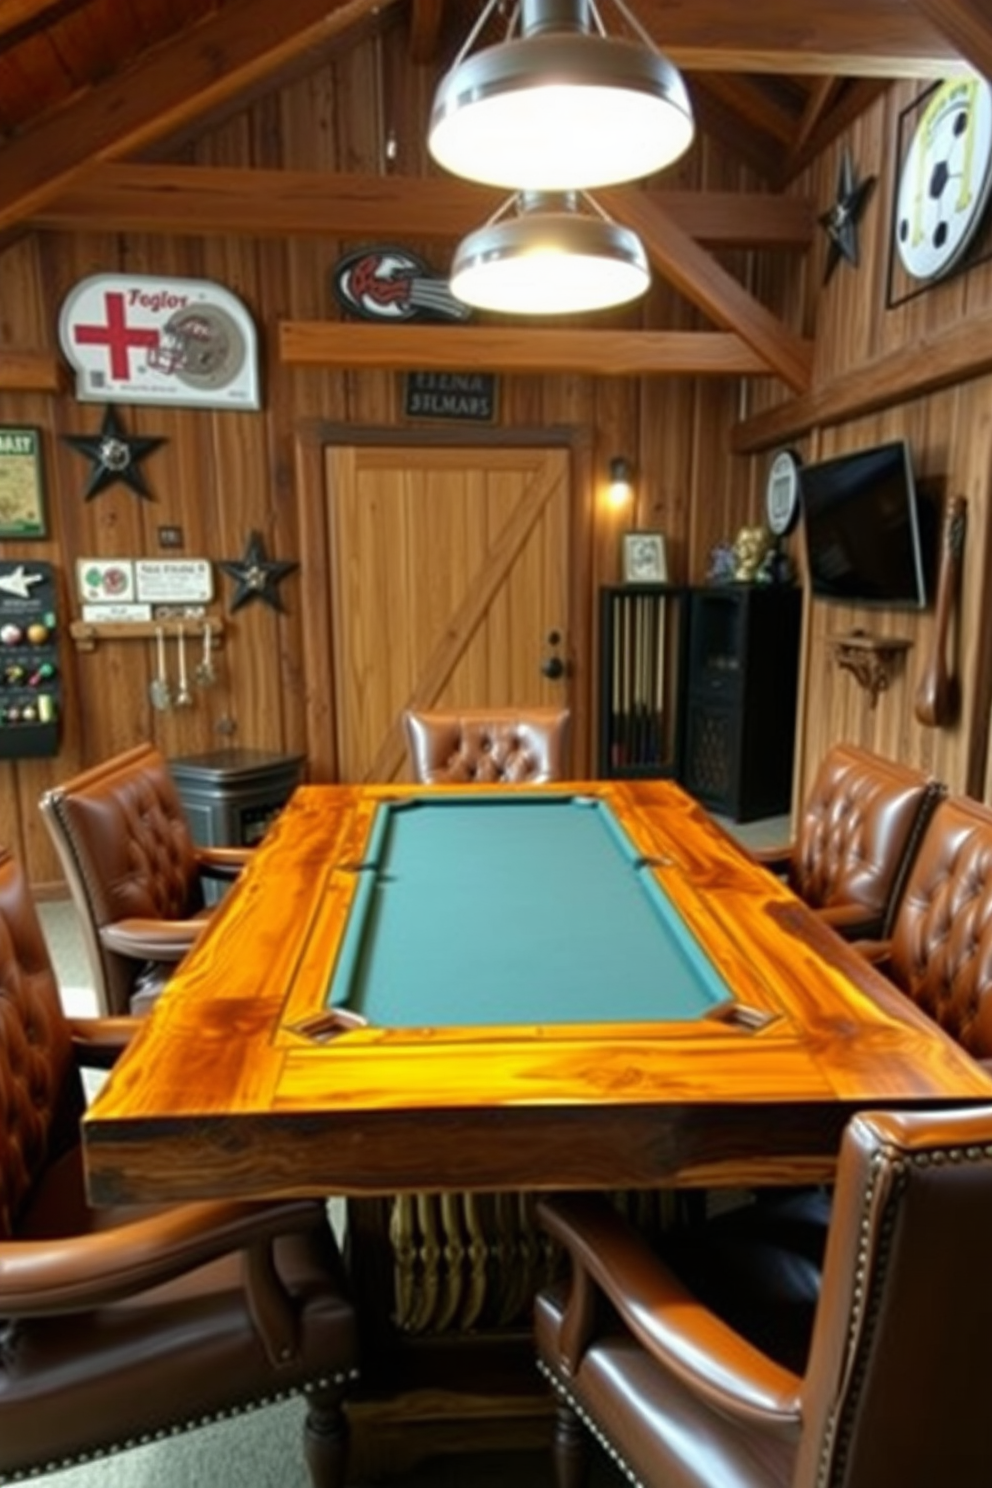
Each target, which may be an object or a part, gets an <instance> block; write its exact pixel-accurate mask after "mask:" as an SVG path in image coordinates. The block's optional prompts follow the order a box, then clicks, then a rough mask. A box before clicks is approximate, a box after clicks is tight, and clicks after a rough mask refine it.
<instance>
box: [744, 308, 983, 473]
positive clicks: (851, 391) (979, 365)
mask: <svg viewBox="0 0 992 1488" xmlns="http://www.w3.org/2000/svg"><path fill="white" fill-rule="evenodd" d="M990 369H992V311H986V312H985V313H984V314H980V315H972V316H969V317H968V318H967V319H966V320H963V321H961V322H959V323H958V324H955V325H953V326H950V327H949V328H948V329H946V330H943V331H939V332H938V333H937V334H936V335H932V336H921V337H918V338H917V339H916V340H914V341H913V342H912V344H911V345H908V346H902V347H900V348H899V349H898V350H897V351H893V352H888V353H886V355H885V356H881V357H878V358H877V359H876V360H875V361H873V362H866V363H865V364H864V365H863V366H861V367H856V368H855V369H854V370H853V371H851V372H846V373H845V374H844V376H843V377H841V378H839V379H837V380H836V381H833V382H828V383H824V384H823V385H822V386H820V387H818V388H816V389H815V391H813V392H811V393H807V394H806V395H805V396H803V397H800V398H791V399H790V400H789V401H788V402H787V403H780V404H778V405H777V407H775V408H769V409H768V410H767V411H766V412H764V413H758V414H755V415H754V417H753V418H749V419H745V420H743V422H741V423H739V424H737V425H736V426H735V427H734V429H733V430H732V431H731V440H730V447H731V449H732V450H733V451H734V453H735V454H742V455H743V454H757V453H758V452H759V451H760V450H766V449H771V448H773V447H774V446H775V445H779V444H784V443H787V442H788V441H789V440H790V439H798V438H799V437H800V436H801V435H803V434H806V433H808V432H809V430H810V429H817V428H820V429H822V428H825V427H826V426H828V425H831V424H841V423H843V422H844V421H845V419H849V418H852V417H854V416H855V415H856V414H857V415H859V416H860V415H862V414H868V413H874V412H876V411H877V410H879V409H881V408H891V407H893V406H894V405H895V404H898V403H905V402H908V401H909V400H910V399H912V398H922V397H924V396H925V395H926V394H927V393H933V392H937V391H938V389H940V388H943V387H950V386H951V385H953V384H956V383H960V382H967V381H968V380H969V378H972V377H979V376H982V375H983V374H985V373H987V372H988V371H989V370H990Z"/></svg>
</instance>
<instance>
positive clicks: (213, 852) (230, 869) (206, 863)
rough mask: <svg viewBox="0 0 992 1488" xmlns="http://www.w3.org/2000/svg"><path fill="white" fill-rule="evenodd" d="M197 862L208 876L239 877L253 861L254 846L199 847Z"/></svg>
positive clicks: (197, 849) (202, 871)
mask: <svg viewBox="0 0 992 1488" xmlns="http://www.w3.org/2000/svg"><path fill="white" fill-rule="evenodd" d="M195 851H196V864H197V867H198V868H199V870H200V872H201V873H205V874H206V875H207V877H208V878H228V879H231V878H237V876H238V874H239V873H240V872H241V870H242V868H244V867H245V866H246V865H247V864H248V863H250V862H251V857H252V853H253V852H254V848H251V847H198V848H196V850H195Z"/></svg>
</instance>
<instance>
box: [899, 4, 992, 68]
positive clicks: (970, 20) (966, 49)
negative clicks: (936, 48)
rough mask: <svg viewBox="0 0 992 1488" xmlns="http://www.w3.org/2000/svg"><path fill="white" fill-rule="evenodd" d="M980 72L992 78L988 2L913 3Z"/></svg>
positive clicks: (991, 38) (990, 22)
mask: <svg viewBox="0 0 992 1488" xmlns="http://www.w3.org/2000/svg"><path fill="white" fill-rule="evenodd" d="M912 4H913V7H914V8H915V9H916V10H917V11H918V12H919V13H920V15H922V16H925V17H926V19H927V20H928V21H929V22H930V23H931V25H933V26H934V27H935V28H936V29H937V30H938V31H939V32H940V34H941V35H942V36H945V37H946V38H947V40H948V41H949V42H951V43H952V45H953V46H954V47H956V48H957V50H958V51H959V52H960V53H961V55H962V57H967V59H968V61H969V62H970V63H971V64H972V66H973V67H974V68H976V69H977V71H978V72H980V73H982V74H983V75H984V76H985V77H987V78H992V13H990V11H989V6H988V0H912Z"/></svg>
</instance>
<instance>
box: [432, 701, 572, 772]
mask: <svg viewBox="0 0 992 1488" xmlns="http://www.w3.org/2000/svg"><path fill="white" fill-rule="evenodd" d="M403 723H404V727H405V728H406V736H407V743H408V746H409V753H410V760H411V763H412V766H413V774H414V779H415V780H418V781H419V782H420V783H421V784H423V785H466V784H472V785H498V784H500V783H504V784H507V785H522V784H531V785H542V784H546V783H547V782H548V781H551V780H561V779H562V778H563V776H564V774H565V756H566V750H567V745H568V723H569V714H568V710H567V709H566V708H562V709H557V708H527V709H521V708H461V709H459V710H457V711H456V712H451V713H447V712H432V713H418V712H415V711H413V710H408V711H407V712H406V713H404V715H403Z"/></svg>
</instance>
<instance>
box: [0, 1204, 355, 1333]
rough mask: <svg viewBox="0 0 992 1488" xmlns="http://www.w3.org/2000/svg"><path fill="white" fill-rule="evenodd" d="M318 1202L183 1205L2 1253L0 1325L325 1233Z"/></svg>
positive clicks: (117, 1296) (79, 1307)
mask: <svg viewBox="0 0 992 1488" xmlns="http://www.w3.org/2000/svg"><path fill="white" fill-rule="evenodd" d="M326 1222H327V1220H326V1212H325V1209H324V1206H323V1204H322V1202H321V1201H320V1200H319V1199H290V1200H286V1201H285V1202H284V1203H271V1204H265V1203H261V1204H260V1203H232V1202H227V1201H218V1202H209V1203H203V1204H181V1205H177V1206H176V1207H175V1208H173V1209H165V1210H159V1211H157V1212H155V1213H153V1214H149V1215H147V1216H145V1217H143V1218H141V1219H137V1220H133V1221H131V1222H130V1223H128V1224H121V1225H119V1226H117V1227H116V1228H113V1229H104V1230H100V1231H98V1232H96V1233H94V1234H87V1235H71V1236H68V1237H66V1238H63V1239H45V1240H5V1241H4V1242H3V1245H2V1246H0V1317H7V1318H12V1317H18V1316H20V1317H28V1316H44V1315H45V1314H52V1313H66V1312H80V1311H86V1310H88V1309H89V1308H93V1307H102V1306H104V1305H106V1304H108V1303H111V1302H117V1301H120V1300H121V1298H123V1297H132V1296H135V1295H136V1294H138V1293H140V1292H144V1291H147V1290H149V1289H150V1288H151V1287H155V1286H159V1285H161V1284H163V1283H164V1282H167V1281H172V1280H174V1279H175V1277H177V1276H181V1275H183V1274H184V1273H185V1272H187V1271H190V1270H192V1269H194V1268H195V1267H197V1266H201V1265H204V1264H205V1263H206V1262H207V1261H212V1260H215V1259H216V1258H217V1257H218V1256H222V1255H226V1254H228V1253H229V1252H231V1251H234V1250H243V1249H245V1248H246V1247H249V1246H252V1245H256V1244H258V1243H259V1242H264V1241H271V1240H274V1239H276V1238H277V1237H278V1236H280V1235H285V1234H288V1233H290V1232H291V1231H307V1230H311V1229H318V1228H320V1227H322V1226H323V1225H326Z"/></svg>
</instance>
